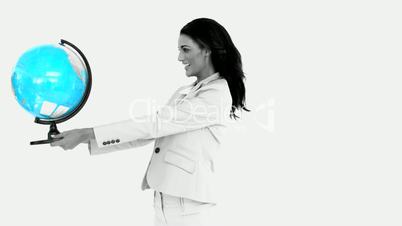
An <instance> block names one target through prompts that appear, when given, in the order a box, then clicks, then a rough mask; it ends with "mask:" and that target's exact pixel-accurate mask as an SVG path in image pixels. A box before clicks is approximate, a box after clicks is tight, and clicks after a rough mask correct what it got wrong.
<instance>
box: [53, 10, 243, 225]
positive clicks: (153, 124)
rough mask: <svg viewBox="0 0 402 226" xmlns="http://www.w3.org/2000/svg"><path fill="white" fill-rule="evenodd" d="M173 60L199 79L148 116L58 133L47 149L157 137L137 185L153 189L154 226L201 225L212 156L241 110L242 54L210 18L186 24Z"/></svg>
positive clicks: (137, 142)
mask: <svg viewBox="0 0 402 226" xmlns="http://www.w3.org/2000/svg"><path fill="white" fill-rule="evenodd" d="M178 47H179V57H178V60H179V61H180V62H182V63H183V64H184V65H185V71H186V75H187V76H189V77H192V76H194V77H196V78H197V80H196V81H195V82H194V83H192V84H191V85H188V86H183V87H180V88H179V89H178V90H177V91H176V92H175V93H174V94H173V96H172V97H171V98H170V100H169V101H168V103H167V104H166V105H165V106H163V107H162V108H160V109H159V110H158V111H157V112H155V113H152V114H150V115H147V116H146V117H133V118H131V119H129V120H125V121H121V122H116V123H112V124H108V125H103V126H97V127H94V128H87V129H76V130H71V131H66V132H63V133H61V134H59V135H57V136H56V137H63V139H62V140H59V141H55V142H53V143H52V144H51V145H52V146H60V147H62V148H63V149H65V150H69V149H73V148H74V147H76V146H77V145H78V144H80V143H88V146H89V150H90V153H91V155H94V154H102V153H108V152H111V151H116V150H122V149H127V148H134V147H139V146H143V145H145V144H148V143H150V142H152V141H155V144H154V152H153V155H152V157H151V160H150V163H149V165H148V168H147V171H146V173H145V176H144V179H143V183H142V189H143V190H144V189H148V188H152V189H153V190H154V197H155V198H154V204H155V205H154V206H155V225H175V226H177V225H192V226H193V225H207V222H206V220H208V215H207V214H208V211H209V210H210V209H211V207H212V206H214V205H215V203H216V199H215V197H214V189H213V182H212V181H213V177H214V155H215V153H216V152H217V151H218V149H219V147H220V144H221V140H222V135H223V133H224V129H225V127H226V125H227V123H228V122H229V120H230V119H231V118H234V119H236V118H238V116H237V115H236V114H235V111H236V110H245V111H249V110H248V109H247V108H246V107H245V105H244V104H245V87H244V82H243V80H244V74H243V71H242V63H241V56H240V53H239V51H238V50H237V49H236V47H235V45H234V44H233V42H232V40H231V38H230V36H229V34H228V32H227V31H226V30H225V28H224V27H223V26H221V25H220V24H219V23H217V22H216V21H214V20H212V19H207V18H200V19H195V20H193V21H191V22H190V23H188V24H187V25H185V26H184V27H183V28H182V29H181V31H180V36H179V40H178Z"/></svg>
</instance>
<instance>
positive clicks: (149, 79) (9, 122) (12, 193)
mask: <svg viewBox="0 0 402 226" xmlns="http://www.w3.org/2000/svg"><path fill="white" fill-rule="evenodd" d="M397 3H398V1H351V0H349V1H342V0H341V1H311V0H309V1H261V2H253V1H246V2H245V3H241V4H239V3H234V1H159V2H156V1H137V2H136V1H121V0H114V1H108V2H105V1H92V2H89V1H78V0H69V1H17V0H15V1H11V0H8V1H2V2H1V3H0V4H1V7H0V24H1V35H0V40H1V41H0V91H1V95H0V103H1V105H0V109H1V110H0V125H1V127H0V134H1V149H0V183H1V184H0V225H7V226H14V225H23V226H25V225H29V226H54V225H58V226H71V225H86V226H103V225H105V226H106V225H107V226H111V225H118V226H124V225H152V217H153V209H152V198H153V197H152V192H151V191H149V190H148V191H145V192H143V191H141V190H140V183H141V180H142V177H143V174H144V172H145V169H146V166H147V163H148V161H149V158H150V156H151V152H152V145H148V146H145V147H142V148H138V149H131V150H126V151H121V152H115V153H111V154H107V155H102V156H93V157H91V156H89V153H88V150H87V147H86V146H85V145H82V146H79V147H78V148H76V149H75V150H72V151H68V152H65V151H62V150H61V149H57V148H51V147H50V146H48V145H40V146H30V145H29V141H31V140H38V139H42V138H45V136H46V133H47V131H48V127H47V126H43V125H38V124H35V123H33V120H34V118H33V116H31V115H30V114H29V113H27V112H25V111H24V110H23V109H22V108H21V107H20V106H19V105H18V103H17V102H16V100H15V99H14V96H13V94H12V91H11V82H10V78H11V72H12V68H13V66H14V64H15V63H16V61H17V59H18V57H19V56H20V54H22V53H23V52H24V51H25V50H27V49H29V48H31V47H33V46H35V45H39V44H45V43H57V42H59V40H60V39H61V38H63V39H66V40H68V41H70V42H72V43H74V44H76V45H77V46H78V47H79V48H81V50H82V51H83V52H84V53H85V54H86V56H87V58H88V60H89V61H90V63H91V66H92V70H93V89H92V92H91V96H90V98H89V100H88V102H87V104H86V105H85V107H84V108H83V109H82V110H81V111H80V112H79V114H78V115H76V116H75V117H74V118H73V119H71V120H69V121H67V122H64V123H62V124H60V125H59V129H60V130H62V131H64V130H69V129H73V128H83V127H91V126H96V125H101V124H105V123H109V122H114V121H119V120H122V119H127V118H128V117H129V115H128V112H129V111H128V110H129V106H130V103H131V102H132V101H133V100H135V99H138V98H149V99H150V100H152V101H155V103H156V104H163V103H165V102H166V101H167V99H168V97H170V95H171V94H172V93H173V91H174V90H175V89H176V88H177V87H179V86H181V85H185V84H189V83H191V82H193V81H194V78H187V77H186V76H185V74H184V68H183V66H182V65H181V64H180V63H179V62H178V61H177V55H178V51H177V38H178V35H179V30H180V29H181V27H182V26H184V25H185V24H186V23H187V22H189V21H191V20H192V19H195V18H198V17H209V18H213V19H215V20H217V21H218V22H219V23H221V24H222V25H223V26H225V28H226V29H227V30H228V31H229V33H230V34H231V36H232V39H233V41H234V43H235V44H236V46H237V47H238V49H239V51H240V52H241V53H242V57H243V63H244V71H245V72H246V76H247V81H246V88H247V106H248V107H249V108H250V109H251V110H252V112H250V113H248V114H243V120H241V121H239V122H238V123H234V125H233V129H232V130H231V132H230V133H229V134H228V135H229V139H228V142H227V143H226V145H225V146H224V148H223V149H222V150H221V152H220V156H219V162H218V169H219V172H220V176H221V178H222V180H221V182H222V183H221V184H220V185H219V188H220V190H219V193H220V197H221V200H220V203H219V205H218V206H217V208H216V213H217V221H218V222H220V223H221V224H220V225H230V226H236V225H239V226H240V225H241V226H244V225H256V226H259V225H292V226H293V225H295V226H298V225H308V226H313V225H317V226H323V225H325V226H326V225H337V226H338V225H365V226H367V225H388V226H389V225H401V224H402V217H401V213H402V195H401V191H402V183H401V174H402V164H401V160H402V158H401V157H402V154H401V151H402V148H401V147H402V144H401V135H402V127H401V126H402V120H401V115H402V108H401V98H402V89H401V81H402V79H401V72H402V70H401V65H402V64H401V62H402V44H401V43H402V42H401V40H402V34H401V21H402V16H401V11H402V8H401V7H400V6H399V5H398V4H397Z"/></svg>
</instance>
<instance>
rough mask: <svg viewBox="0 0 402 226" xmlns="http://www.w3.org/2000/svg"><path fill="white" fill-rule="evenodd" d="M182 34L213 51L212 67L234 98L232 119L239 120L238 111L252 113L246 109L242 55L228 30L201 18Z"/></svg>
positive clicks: (187, 25)
mask: <svg viewBox="0 0 402 226" xmlns="http://www.w3.org/2000/svg"><path fill="white" fill-rule="evenodd" d="M180 34H184V35H187V36H189V37H190V38H191V39H193V40H194V41H195V42H196V43H197V44H198V45H199V46H200V48H202V49H204V48H207V49H209V50H210V51H211V60H212V65H213V66H214V68H215V70H216V71H217V72H219V74H220V76H221V77H223V78H224V79H226V81H227V82H228V84H229V89H230V94H231V96H232V108H231V110H230V117H231V118H232V117H233V118H234V119H237V118H239V116H237V115H236V114H235V111H236V110H245V111H250V110H249V109H247V108H246V107H245V100H246V96H245V94H246V89H245V87H244V82H243V80H244V79H245V76H244V72H243V68H242V62H241V55H240V53H239V51H238V50H237V48H236V46H235V45H234V44H233V41H232V39H231V38H230V35H229V33H228V32H227V31H226V29H225V28H224V27H223V26H222V25H220V24H219V23H218V22H216V21H215V20H212V19H208V18H199V19H195V20H193V21H191V22H189V23H188V24H186V25H185V26H184V27H183V28H182V29H181V30H180Z"/></svg>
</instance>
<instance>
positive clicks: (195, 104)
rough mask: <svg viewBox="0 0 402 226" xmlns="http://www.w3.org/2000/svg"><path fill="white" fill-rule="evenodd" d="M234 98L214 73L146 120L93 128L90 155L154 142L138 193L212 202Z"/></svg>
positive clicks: (180, 92) (184, 89) (183, 90)
mask: <svg viewBox="0 0 402 226" xmlns="http://www.w3.org/2000/svg"><path fill="white" fill-rule="evenodd" d="M231 106H232V98H231V95H230V91H229V86H228V84H227V82H226V80H225V79H223V78H221V77H220V76H219V73H215V74H213V75H211V76H209V77H207V78H205V79H204V80H202V81H201V82H199V83H198V84H195V83H193V84H191V85H187V86H182V87H180V88H179V89H178V90H177V91H176V92H175V93H174V94H173V96H172V97H171V98H170V99H169V101H168V103H167V104H166V105H165V106H163V107H162V108H160V109H159V110H158V111H157V112H155V113H153V114H150V115H146V116H144V117H133V118H131V119H129V120H125V121H121V122H116V123H112V124H108V125H103V126H98V127H94V132H95V138H96V140H91V141H90V142H89V150H90V154H91V155H95V154H102V153H108V152H112V151H116V150H123V149H127V148H134V147H139V146H143V145H146V144H148V143H150V142H152V141H155V144H154V150H153V154H152V157H151V160H150V162H149V165H148V168H147V171H146V173H145V176H144V179H143V183H142V189H143V190H144V189H148V188H152V189H155V190H157V191H159V192H163V193H166V194H170V195H174V196H179V197H184V198H189V199H193V200H197V201H201V202H210V203H216V198H215V197H214V196H215V194H214V189H213V185H214V183H213V181H214V180H215V179H214V156H215V154H216V152H217V151H218V149H219V148H220V145H221V142H222V139H223V135H224V130H225V129H226V127H227V126H228V122H229V120H230V117H229V115H230V109H231Z"/></svg>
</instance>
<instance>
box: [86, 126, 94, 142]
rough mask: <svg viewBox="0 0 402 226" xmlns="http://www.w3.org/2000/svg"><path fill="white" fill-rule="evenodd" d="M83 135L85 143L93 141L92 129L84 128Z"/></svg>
mask: <svg viewBox="0 0 402 226" xmlns="http://www.w3.org/2000/svg"><path fill="white" fill-rule="evenodd" d="M84 134H85V137H86V141H87V142H89V141H90V140H95V133H94V129H93V128H86V129H85V130H84Z"/></svg>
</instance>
